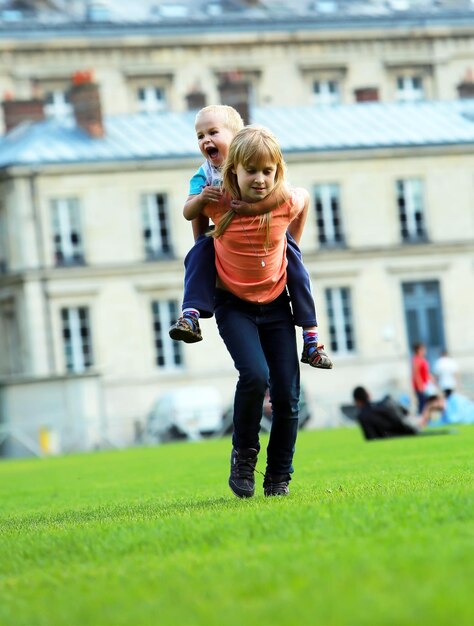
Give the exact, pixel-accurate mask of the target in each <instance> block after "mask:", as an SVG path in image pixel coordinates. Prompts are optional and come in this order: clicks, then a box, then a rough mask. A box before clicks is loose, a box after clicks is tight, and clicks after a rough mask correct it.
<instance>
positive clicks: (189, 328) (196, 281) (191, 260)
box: [169, 235, 216, 343]
mask: <svg viewBox="0 0 474 626" xmlns="http://www.w3.org/2000/svg"><path fill="white" fill-rule="evenodd" d="M184 268H185V270H184V297H183V309H182V315H181V317H180V318H179V319H178V320H177V322H176V323H175V324H173V326H171V328H170V330H169V334H170V337H171V338H172V339H175V340H177V341H184V342H185V343H195V342H197V341H201V339H202V336H201V329H200V328H199V317H212V315H213V312H214V295H215V289H216V263H215V252H214V240H213V239H212V238H211V237H206V236H205V235H201V236H200V237H198V238H197V240H196V242H195V244H194V246H193V247H192V248H191V250H190V251H189V252H188V254H187V255H186V258H185V259H184Z"/></svg>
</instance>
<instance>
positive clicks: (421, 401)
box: [415, 389, 426, 415]
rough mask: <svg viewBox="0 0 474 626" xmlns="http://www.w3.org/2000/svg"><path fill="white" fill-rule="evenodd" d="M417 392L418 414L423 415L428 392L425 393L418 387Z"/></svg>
mask: <svg viewBox="0 0 474 626" xmlns="http://www.w3.org/2000/svg"><path fill="white" fill-rule="evenodd" d="M415 393H416V399H417V402H418V414H420V415H421V413H422V412H423V409H424V408H425V404H426V394H425V393H424V391H417V390H416V389H415Z"/></svg>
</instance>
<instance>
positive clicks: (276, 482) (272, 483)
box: [263, 474, 290, 496]
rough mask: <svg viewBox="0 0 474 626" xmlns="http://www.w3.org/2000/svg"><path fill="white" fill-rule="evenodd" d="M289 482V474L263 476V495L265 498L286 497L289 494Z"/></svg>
mask: <svg viewBox="0 0 474 626" xmlns="http://www.w3.org/2000/svg"><path fill="white" fill-rule="evenodd" d="M289 482H290V475H289V474H280V475H276V474H273V475H270V474H265V478H264V480H263V493H264V495H265V496H287V495H289V493H290V488H289V486H288V485H289Z"/></svg>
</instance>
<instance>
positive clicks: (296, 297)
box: [183, 233, 317, 326]
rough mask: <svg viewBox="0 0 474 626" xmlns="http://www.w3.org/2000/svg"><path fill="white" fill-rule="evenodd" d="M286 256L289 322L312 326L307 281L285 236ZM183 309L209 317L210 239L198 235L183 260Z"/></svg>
mask: <svg viewBox="0 0 474 626" xmlns="http://www.w3.org/2000/svg"><path fill="white" fill-rule="evenodd" d="M286 238H287V244H288V245H287V249H286V257H287V259H288V267H287V287H288V291H289V293H290V298H291V307H292V310H293V323H294V324H296V325H297V326H316V325H317V320H316V309H315V306H314V300H313V294H312V293H311V280H310V277H309V274H308V270H307V269H306V267H305V266H304V265H303V259H302V257H301V252H300V249H299V247H298V244H297V243H296V241H295V240H294V239H293V237H292V236H291V235H290V234H289V233H287V234H286ZM184 267H185V272H184V297H183V309H186V308H193V309H198V311H199V312H200V314H201V317H212V315H213V313H214V295H215V285H216V262H215V253H214V240H213V239H212V237H206V236H205V235H201V236H200V237H198V238H197V240H196V243H195V244H194V246H193V247H192V248H191V250H190V251H189V252H188V254H187V255H186V258H185V259H184Z"/></svg>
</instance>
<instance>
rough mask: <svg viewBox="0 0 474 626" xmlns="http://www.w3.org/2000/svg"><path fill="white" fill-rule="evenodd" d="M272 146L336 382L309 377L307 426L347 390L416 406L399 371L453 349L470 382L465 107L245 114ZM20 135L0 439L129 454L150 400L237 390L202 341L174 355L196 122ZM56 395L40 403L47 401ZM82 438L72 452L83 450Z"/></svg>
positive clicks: (1, 159) (164, 119) (4, 321)
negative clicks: (297, 190)
mask: <svg viewBox="0 0 474 626" xmlns="http://www.w3.org/2000/svg"><path fill="white" fill-rule="evenodd" d="M251 115H252V119H253V121H255V122H256V123H265V124H266V125H267V126H269V127H270V128H272V129H273V130H274V131H275V132H276V133H277V135H278V137H279V138H280V140H281V143H282V147H283V150H284V154H285V157H286V160H287V163H288V168H289V175H290V182H291V184H293V185H296V186H303V187H306V188H307V189H308V190H309V191H310V194H311V198H312V200H311V209H310V215H309V217H308V222H307V225H306V228H305V232H304V236H303V240H302V251H303V254H304V259H305V263H306V265H307V267H308V269H309V272H310V275H311V277H312V280H313V287H314V294H315V300H316V304H317V309H318V317H319V325H320V335H321V338H322V340H323V341H324V343H325V344H326V346H327V348H328V351H329V352H330V354H331V356H332V358H333V360H334V363H335V366H334V369H333V370H332V371H326V372H321V371H318V370H314V369H312V368H310V367H309V366H302V380H303V384H304V386H305V389H306V395H307V400H308V402H309V403H310V407H311V412H312V415H313V425H315V426H325V425H334V424H337V423H338V421H339V420H340V406H341V405H342V404H345V403H347V402H350V398H351V390H352V388H353V387H354V386H356V385H358V384H363V385H366V386H367V387H368V388H369V389H371V390H372V392H373V393H374V395H379V394H382V393H387V392H390V393H393V394H395V395H400V394H410V391H411V386H410V355H411V349H410V348H411V345H412V343H413V342H415V341H419V340H422V341H424V342H425V343H426V344H427V345H428V348H429V354H430V357H432V358H434V357H435V356H436V355H437V354H438V353H439V352H440V350H441V349H443V348H444V347H448V348H449V351H450V352H451V354H452V355H453V356H454V357H455V358H456V360H457V361H458V362H459V365H460V368H461V371H462V372H463V377H464V378H463V380H464V381H465V384H466V385H467V386H469V384H470V381H472V380H473V379H474V331H473V330H472V329H471V326H470V325H469V323H468V320H469V319H470V318H471V317H472V315H473V313H474V310H473V307H474V302H473V300H472V297H471V294H472V291H473V288H474V255H473V253H474V193H473V192H474V189H473V176H472V174H473V171H474V151H473V146H474V106H473V104H472V102H471V101H467V100H466V101H463V102H452V103H439V102H433V103H412V104H404V105H401V104H396V103H392V104H382V103H369V104H363V105H362V104H359V105H354V104H353V105H345V106H344V105H343V106H335V107H322V108H315V107H294V108H292V107H281V108H278V107H260V108H259V107H255V108H253V109H251ZM99 119H100V123H101V124H102V132H101V133H97V127H96V126H93V129H95V130H93V133H91V129H90V128H88V127H87V126H86V125H84V124H82V127H81V121H80V120H77V122H74V123H71V122H70V121H62V122H59V121H55V120H45V121H41V122H36V123H33V124H23V125H20V126H19V127H17V128H15V129H13V130H12V131H10V132H9V133H8V134H7V135H6V136H5V137H4V138H3V139H2V141H1V142H0V172H1V181H0V198H1V201H0V264H1V267H2V273H1V275H0V323H1V329H0V338H1V341H2V346H1V350H0V375H1V397H2V403H1V406H2V419H3V424H4V426H5V427H7V426H8V428H9V429H10V431H11V432H14V433H20V434H21V436H22V437H23V438H25V437H26V438H27V439H29V440H31V439H33V438H34V437H35V433H37V431H38V428H40V427H48V428H51V429H54V430H55V431H58V432H59V433H60V435H61V440H62V441H63V445H62V448H61V449H62V450H64V451H66V450H69V449H76V448H78V447H79V448H81V447H82V448H83V447H85V448H88V449H90V448H92V447H94V446H102V445H105V444H106V443H107V442H112V443H114V444H116V445H128V444H131V443H133V442H134V441H135V439H136V435H137V432H138V431H140V430H141V429H142V427H143V425H144V422H145V419H146V415H147V413H148V411H149V410H150V408H151V406H152V404H153V402H154V400H155V399H156V398H157V397H159V396H160V395H161V394H163V393H165V392H167V391H169V390H172V389H179V388H180V387H181V386H182V385H183V384H186V385H189V384H195V385H203V384H209V383H211V384H212V385H214V386H215V387H217V388H218V389H219V390H220V391H221V393H222V395H223V398H224V401H225V403H226V404H230V403H231V400H232V395H233V389H234V385H235V380H236V372H235V370H234V368H233V365H232V362H231V360H230V357H229V355H228V354H227V352H226V350H225V348H224V346H223V344H222V342H221V340H220V338H219V336H218V333H217V330H216V327H215V323H214V320H204V321H203V322H202V329H203V334H204V341H203V342H202V343H200V344H196V345H185V344H182V343H177V342H172V341H171V340H170V338H169V337H168V328H169V326H170V324H171V323H172V322H173V321H174V320H175V318H176V316H177V315H178V314H179V309H180V302H181V298H182V284H183V263H182V260H183V258H184V256H185V254H186V252H187V250H188V249H189V247H190V246H191V245H192V235H191V228H190V225H189V223H187V222H186V221H185V220H184V219H183V217H182V206H183V204H184V201H185V199H186V197H187V181H188V179H189V178H190V176H191V175H192V173H193V172H194V171H195V169H197V167H198V165H199V163H200V162H201V158H200V155H199V153H198V151H197V147H196V146H195V140H194V130H193V120H194V114H193V113H186V112H183V113H156V114H154V115H151V114H150V115H149V116H148V117H147V118H146V120H145V121H144V119H143V117H142V116H140V115H131V116H119V117H116V118H115V117H110V118H108V117H106V118H105V119H104V120H102V119H101V118H100V117H99ZM48 390H49V391H48ZM78 433H79V434H78Z"/></svg>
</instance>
